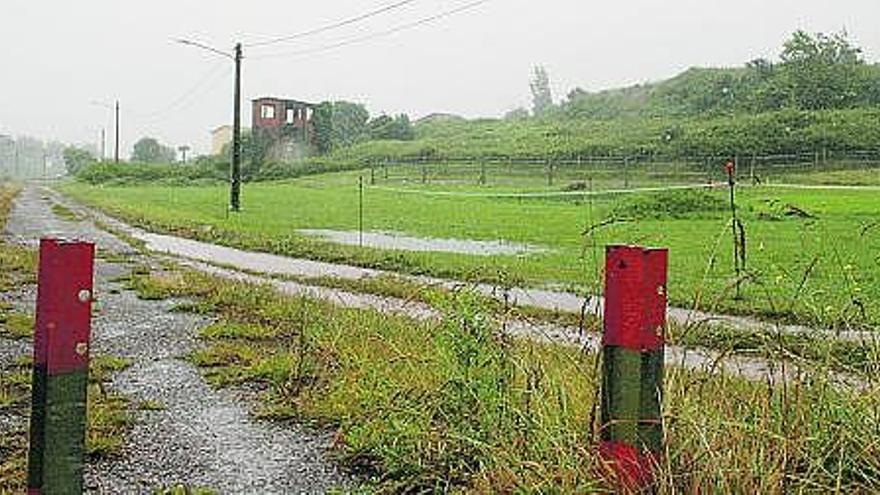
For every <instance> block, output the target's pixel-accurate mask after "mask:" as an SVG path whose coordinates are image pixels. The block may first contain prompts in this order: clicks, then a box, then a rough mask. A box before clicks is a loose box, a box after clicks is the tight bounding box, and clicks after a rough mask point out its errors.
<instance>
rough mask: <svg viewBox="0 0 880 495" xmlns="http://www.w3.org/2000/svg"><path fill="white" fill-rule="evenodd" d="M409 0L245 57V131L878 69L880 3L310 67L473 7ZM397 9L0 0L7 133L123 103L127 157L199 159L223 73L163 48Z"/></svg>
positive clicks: (497, 31)
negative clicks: (829, 69)
mask: <svg viewBox="0 0 880 495" xmlns="http://www.w3.org/2000/svg"><path fill="white" fill-rule="evenodd" d="M469 1H470V0H418V1H416V2H415V3H414V4H412V5H408V6H406V7H403V8H400V9H399V10H395V11H392V12H389V13H386V14H384V15H381V16H377V17H375V18H372V19H370V20H369V21H367V22H363V23H359V24H356V25H352V26H348V27H346V28H343V29H339V30H334V31H331V32H328V33H324V34H321V35H318V36H312V37H307V38H302V39H299V40H296V41H294V42H291V43H287V44H281V45H276V46H273V47H265V48H260V49H258V48H254V49H252V50H247V49H246V51H245V57H246V59H245V62H244V72H243V73H244V78H243V97H244V99H245V104H244V106H243V113H244V116H245V117H244V118H245V125H247V123H248V121H249V115H250V102H249V100H250V98H252V97H256V96H263V95H277V96H286V97H291V98H297V99H304V100H309V101H321V100H327V99H347V100H354V101H360V102H363V103H366V105H367V107H368V108H369V109H370V111H371V112H373V113H379V112H382V111H384V112H388V113H399V112H406V113H409V114H410V115H411V116H413V117H416V118H417V117H419V116H421V115H424V114H427V113H431V112H435V111H440V112H453V113H458V114H461V115H465V116H470V117H475V116H499V115H501V114H502V113H503V112H505V111H507V110H509V109H512V108H514V107H516V106H528V105H529V99H530V97H529V90H528V80H529V77H530V71H531V68H532V66H534V65H535V64H543V65H544V66H546V67H547V69H548V71H549V74H550V79H551V82H552V85H553V89H554V92H555V95H554V96H555V97H556V98H557V99H558V98H560V97H563V96H564V95H565V94H566V93H567V92H568V91H569V90H571V89H572V88H574V87H576V86H580V87H583V88H586V89H589V90H596V89H603V88H608V87H614V86H620V85H626V84H632V83H637V82H644V81H651V80H658V79H663V78H666V77H670V76H672V75H675V74H676V73H678V72H680V71H682V70H684V69H686V68H688V67H691V66H732V65H741V64H742V63H744V62H745V61H747V60H750V59H752V58H755V57H759V56H763V57H770V58H773V57H776V55H777V54H778V52H779V47H780V46H781V44H782V42H783V41H784V39H785V38H786V37H787V36H788V35H789V34H790V33H791V32H792V31H794V30H795V29H805V30H807V31H811V32H816V31H823V32H828V31H837V30H840V29H842V28H844V27H845V28H846V29H847V30H848V31H849V32H850V34H851V36H852V37H853V38H854V39H855V41H856V42H857V43H859V44H860V45H861V46H862V47H863V48H864V49H865V52H866V56H867V58H868V60H870V61H877V60H878V59H880V29H877V25H876V22H877V19H878V18H880V2H878V1H877V0H836V1H828V0H727V1H718V0H615V1H587V0H542V1H536V0H491V1H490V2H488V3H487V4H484V5H481V6H479V7H476V8H475V9H473V10H469V11H467V12H464V13H460V14H458V15H456V16H453V17H449V18H445V19H442V20H439V21H437V22H434V23H431V24H428V25H424V26H421V27H418V28H415V29H412V30H407V31H403V32H399V33H396V34H393V35H391V36H387V37H383V38H380V39H376V40H372V41H367V42H364V43H359V44H355V45H350V46H347V47H344V48H340V49H337V50H331V51H325V52H320V53H313V54H310V55H291V56H286V57H278V58H264V59H261V58H260V57H262V56H266V55H270V54H277V53H284V52H295V51H301V50H304V49H306V50H307V49H311V48H314V47H320V46H324V45H327V44H333V43H336V42H338V41H340V40H347V39H351V38H353V37H354V38H357V37H359V36H363V35H364V34H369V33H372V32H377V31H383V30H387V29H389V28H391V27H394V26H396V25H399V24H402V23H406V22H411V21H413V20H417V19H419V18H422V17H426V16H430V15H432V14H436V13H439V12H442V11H445V10H449V9H452V8H455V7H456V6H460V5H463V4H466V3H468V2H469ZM391 3H395V1H394V0H357V1H356V0H324V1H319V2H305V1H303V0H299V1H296V2H292V1H261V0H250V1H241V0H235V1H231V0H211V1H208V0H203V1H193V0H174V1H172V0H150V1H139V2H134V1H120V0H81V1H76V2H72V1H63V0H52V1H50V0H3V6H2V9H0V46H2V48H0V57H2V65H0V67H2V68H0V89H2V91H0V133H11V134H29V135H33V136H36V137H41V138H46V139H48V138H54V139H60V140H63V141H67V142H96V141H97V139H98V137H97V136H98V135H99V129H100V128H101V127H102V126H106V127H107V129H108V137H109V134H110V112H109V110H107V109H105V108H102V107H100V106H97V105H94V104H90V102H92V101H106V102H109V101H112V100H113V99H114V98H117V97H118V98H119V99H120V100H121V102H122V108H123V132H122V139H123V145H124V147H125V149H126V153H125V154H126V155H127V154H128V153H127V150H129V149H130V146H131V144H132V143H134V141H136V140H137V139H138V138H139V137H141V136H143V135H152V136H155V137H157V138H159V139H160V140H162V141H164V142H166V143H168V144H171V145H175V146H177V145H180V144H190V145H192V146H193V147H194V148H195V149H196V150H197V151H199V152H204V151H207V150H208V148H209V142H210V138H209V131H210V129H212V128H214V127H216V126H218V125H221V124H224V123H227V122H229V121H231V109H230V107H231V100H232V96H231V92H232V70H231V68H232V64H231V62H229V61H227V60H226V59H223V58H220V57H217V56H212V55H210V54H208V53H204V52H201V51H198V50H195V49H193V48H189V47H185V46H181V45H177V44H174V43H172V42H171V41H170V40H171V39H172V38H175V37H188V38H194V39H197V40H200V41H203V42H205V43H208V44H211V45H214V46H217V47H220V48H225V49H230V50H231V48H232V45H233V44H234V42H235V41H236V40H242V41H244V42H245V43H247V42H248V41H258V40H260V39H265V38H267V37H273V36H280V35H285V34H292V33H297V32H302V31H306V30H309V29H313V28H316V27H320V26H322V25H325V24H328V23H332V22H334V21H338V20H341V19H343V18H347V17H351V16H355V15H358V14H361V13H363V12H366V11H370V10H373V9H376V8H378V7H380V6H383V5H387V4H391Z"/></svg>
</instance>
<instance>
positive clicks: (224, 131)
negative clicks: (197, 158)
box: [211, 124, 232, 155]
mask: <svg viewBox="0 0 880 495" xmlns="http://www.w3.org/2000/svg"><path fill="white" fill-rule="evenodd" d="M231 142H232V126H231V125H228V124H226V125H221V126H220V127H218V128H216V129H214V130H213V131H211V154H212V155H219V154H221V153H223V147H224V146H226V145H227V144H229V143H231Z"/></svg>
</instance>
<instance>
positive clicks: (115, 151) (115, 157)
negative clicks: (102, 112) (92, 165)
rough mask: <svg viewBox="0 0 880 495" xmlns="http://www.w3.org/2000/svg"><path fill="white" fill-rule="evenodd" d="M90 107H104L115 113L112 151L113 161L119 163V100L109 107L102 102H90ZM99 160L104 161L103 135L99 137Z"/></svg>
mask: <svg viewBox="0 0 880 495" xmlns="http://www.w3.org/2000/svg"><path fill="white" fill-rule="evenodd" d="M89 103H90V104H92V105H96V106H99V107H104V108H106V109H108V110H111V111H113V112H114V113H115V120H116V146H115V147H114V149H113V161H114V162H116V163H119V100H116V103H115V105H111V104H110V103H106V102H103V101H90V102H89ZM101 150H102V151H101V159H102V160H103V159H104V156H103V155H104V151H103V150H104V137H103V133H102V135H101Z"/></svg>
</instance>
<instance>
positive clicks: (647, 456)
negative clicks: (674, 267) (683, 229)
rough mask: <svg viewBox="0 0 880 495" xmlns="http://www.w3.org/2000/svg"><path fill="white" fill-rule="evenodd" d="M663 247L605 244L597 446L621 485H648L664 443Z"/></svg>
mask: <svg viewBox="0 0 880 495" xmlns="http://www.w3.org/2000/svg"><path fill="white" fill-rule="evenodd" d="M667 260H668V252H667V250H666V249H645V248H642V247H637V246H609V247H608V248H607V251H606V259H605V331H604V336H603V340H602V345H603V350H602V352H603V359H602V361H603V375H602V404H601V412H602V427H601V431H600V445H599V452H600V456H601V457H602V459H603V461H604V462H605V463H606V464H607V465H608V466H609V467H610V468H611V469H613V472H614V474H615V476H616V478H617V482H618V484H619V485H620V488H622V489H623V491H636V492H638V491H643V490H649V489H650V488H651V487H652V486H653V485H654V477H655V471H656V467H657V466H658V463H659V461H660V455H661V453H662V444H663V426H662V420H661V403H662V391H663V358H664V344H665V328H666V277H667Z"/></svg>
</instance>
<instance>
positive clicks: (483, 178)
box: [480, 160, 486, 186]
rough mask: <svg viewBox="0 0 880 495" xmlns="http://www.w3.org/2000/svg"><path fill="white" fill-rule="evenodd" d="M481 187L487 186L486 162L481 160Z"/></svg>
mask: <svg viewBox="0 0 880 495" xmlns="http://www.w3.org/2000/svg"><path fill="white" fill-rule="evenodd" d="M480 185H481V186H485V185H486V160H480Z"/></svg>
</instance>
